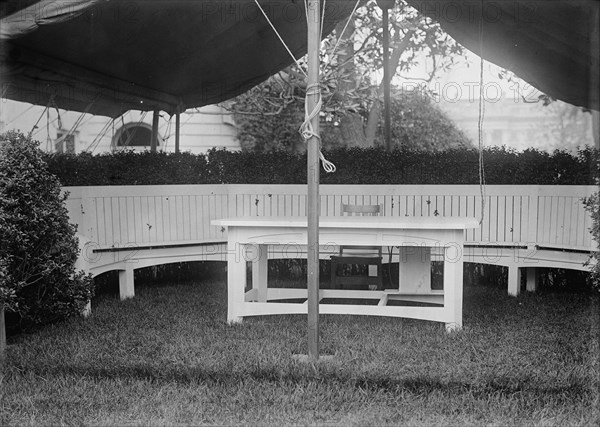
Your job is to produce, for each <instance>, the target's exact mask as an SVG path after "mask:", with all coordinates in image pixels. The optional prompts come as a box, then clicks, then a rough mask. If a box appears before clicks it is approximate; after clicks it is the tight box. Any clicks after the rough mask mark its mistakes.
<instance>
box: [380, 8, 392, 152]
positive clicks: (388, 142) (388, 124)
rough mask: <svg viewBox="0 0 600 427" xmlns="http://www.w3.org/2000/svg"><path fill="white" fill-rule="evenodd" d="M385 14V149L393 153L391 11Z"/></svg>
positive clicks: (385, 11)
mask: <svg viewBox="0 0 600 427" xmlns="http://www.w3.org/2000/svg"><path fill="white" fill-rule="evenodd" d="M382 14H383V103H384V134H385V149H386V151H392V117H391V112H390V104H391V102H390V96H391V94H390V80H391V79H390V71H391V70H390V28H389V10H388V8H387V7H386V8H383V9H382Z"/></svg>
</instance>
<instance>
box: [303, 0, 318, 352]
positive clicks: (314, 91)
mask: <svg viewBox="0 0 600 427" xmlns="http://www.w3.org/2000/svg"><path fill="white" fill-rule="evenodd" d="M320 7H321V6H320V1H319V0H309V2H308V93H307V96H306V103H307V111H309V112H312V111H313V110H314V108H315V107H316V105H317V103H318V100H319V96H320V95H319V92H318V89H319V88H318V86H317V85H318V83H319V47H320V42H321V40H320V39H319V35H320V28H319V26H320V23H321V16H320V15H321V10H320ZM311 125H312V128H313V133H314V134H315V135H318V134H319V114H316V115H315V117H313V118H312V119H311ZM319 145H320V144H319V138H318V137H317V136H314V135H313V136H311V137H310V139H308V140H307V151H308V153H307V154H308V155H307V158H308V160H307V165H306V166H307V180H308V182H307V184H308V218H307V221H308V242H307V243H308V249H307V256H308V260H307V276H308V277H307V279H308V358H309V359H310V360H312V361H318V360H319Z"/></svg>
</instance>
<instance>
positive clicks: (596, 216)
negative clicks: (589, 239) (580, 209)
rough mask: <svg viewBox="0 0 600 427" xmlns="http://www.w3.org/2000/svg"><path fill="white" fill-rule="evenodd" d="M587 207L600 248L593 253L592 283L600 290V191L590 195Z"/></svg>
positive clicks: (595, 238)
mask: <svg viewBox="0 0 600 427" xmlns="http://www.w3.org/2000/svg"><path fill="white" fill-rule="evenodd" d="M584 204H585V208H586V209H587V210H588V211H589V212H590V215H591V217H592V229H591V230H590V231H591V232H592V236H593V237H594V240H595V241H596V243H598V245H599V248H598V250H596V251H595V252H593V253H592V260H591V261H593V262H595V264H594V265H593V267H592V272H591V274H590V281H591V285H592V287H593V288H594V289H596V290H597V291H598V292H600V192H596V193H594V194H593V195H592V196H591V197H588V198H587V199H586V200H585V202H584Z"/></svg>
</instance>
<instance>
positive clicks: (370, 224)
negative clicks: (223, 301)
mask: <svg viewBox="0 0 600 427" xmlns="http://www.w3.org/2000/svg"><path fill="white" fill-rule="evenodd" d="M212 224H213V225H216V226H221V227H227V229H228V240H227V252H228V255H227V290H228V306H227V320H228V321H229V322H239V321H241V320H242V318H243V317H245V316H259V315H273V314H306V313H307V307H308V305H307V303H306V302H282V300H286V299H287V300H295V299H306V298H307V297H308V294H307V289H306V288H304V289H291V288H285V289H281V288H268V286H267V272H268V268H267V260H268V258H269V256H268V254H269V251H270V252H271V253H278V255H277V257H279V258H286V257H288V258H301V257H302V254H304V253H305V250H306V244H307V219H306V217H264V216H263V217H237V218H225V219H220V220H213V221H212ZM478 226H479V224H478V222H477V220H475V219H474V218H470V217H385V216H380V217H375V216H355V217H321V218H320V219H319V246H320V247H321V248H323V249H325V250H329V251H330V252H331V251H332V250H331V248H332V247H337V246H338V245H365V246H374V245H377V246H388V247H393V246H397V247H400V255H399V256H398V259H399V265H400V283H399V286H398V288H397V289H385V290H375V291H371V290H344V289H321V290H320V291H319V298H320V300H323V299H376V300H379V302H376V304H371V305H353V304H324V303H321V304H319V312H320V313H322V314H359V315H371V316H392V317H405V318H412V319H422V320H430V321H436V322H443V323H445V324H446V328H447V329H448V330H452V329H457V328H458V329H460V328H461V327H462V298H463V260H462V257H463V253H464V251H463V248H464V239H465V237H464V236H465V230H466V229H470V228H477V227H478ZM301 248H304V250H302V249H301ZM432 250H434V251H435V252H436V253H440V254H441V255H442V256H443V260H444V269H443V271H444V281H443V283H444V289H443V291H441V290H440V291H435V290H431V288H430V274H431V273H430V271H431V251H432ZM304 256H305V255H304ZM248 261H251V262H252V289H250V290H248V291H246V263H247V262H248ZM393 300H408V301H418V302H431V303H432V304H429V306H401V305H388V303H389V302H390V301H393Z"/></svg>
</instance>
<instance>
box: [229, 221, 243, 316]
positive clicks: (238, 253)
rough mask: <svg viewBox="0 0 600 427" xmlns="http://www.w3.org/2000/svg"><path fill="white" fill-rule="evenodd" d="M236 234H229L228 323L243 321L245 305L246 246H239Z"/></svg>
mask: <svg viewBox="0 0 600 427" xmlns="http://www.w3.org/2000/svg"><path fill="white" fill-rule="evenodd" d="M236 234H237V233H235V232H231V231H230V233H229V240H228V243H227V322H229V323H238V322H241V321H242V317H241V316H240V313H241V311H242V307H243V305H244V303H245V300H244V292H245V290H246V258H245V257H244V249H245V247H244V246H245V245H238V244H237V243H236V242H237V238H236Z"/></svg>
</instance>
